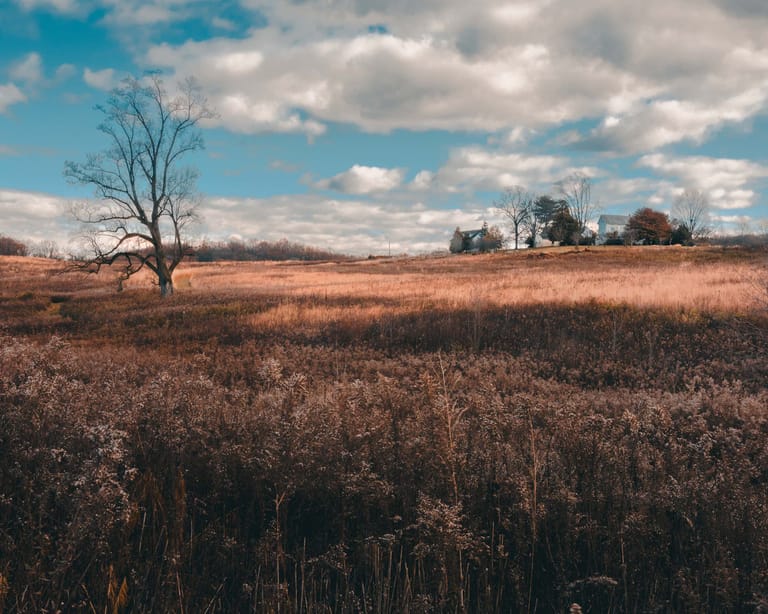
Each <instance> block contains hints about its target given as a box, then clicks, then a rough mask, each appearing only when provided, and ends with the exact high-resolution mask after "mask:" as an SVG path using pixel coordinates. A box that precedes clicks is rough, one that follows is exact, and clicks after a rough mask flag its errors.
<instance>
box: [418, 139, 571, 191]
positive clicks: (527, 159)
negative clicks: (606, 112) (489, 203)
mask: <svg viewBox="0 0 768 614" xmlns="http://www.w3.org/2000/svg"><path fill="white" fill-rule="evenodd" d="M569 172H570V169H569V168H568V160H567V159H566V158H562V157H558V156H540V155H526V154H522V153H509V152H504V151H495V150H489V149H485V148H482V147H478V146H475V147H461V148H458V149H455V150H453V151H452V152H451V155H450V157H449V159H448V161H447V162H446V164H445V165H444V166H442V167H441V168H440V169H439V170H438V171H437V173H435V175H434V177H433V178H432V180H431V184H432V185H433V186H434V187H435V188H436V189H438V190H443V191H446V192H459V191H468V192H472V191H475V190H487V191H498V190H502V189H504V188H506V187H508V186H514V185H522V186H526V187H528V188H530V189H538V188H540V187H543V186H546V189H550V188H551V185H552V182H554V181H557V180H558V179H560V178H561V177H563V176H565V175H567V174H568V173H569Z"/></svg>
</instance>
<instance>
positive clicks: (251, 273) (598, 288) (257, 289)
mask: <svg viewBox="0 0 768 614" xmlns="http://www.w3.org/2000/svg"><path fill="white" fill-rule="evenodd" d="M767 263H768V255H765V254H761V253H755V252H740V251H739V250H724V249H721V248H708V247H698V248H682V247H679V246H673V247H666V246H665V247H599V248H594V247H593V248H586V249H585V248H580V249H579V250H574V248H549V249H541V250H536V251H535V252H533V251H525V250H521V251H519V252H503V253H497V254H481V255H461V256H444V257H440V256H435V257H410V258H409V257H398V258H377V259H369V260H359V261H350V262H320V263H314V262H312V263H304V262H293V261H289V262H215V263H185V264H183V265H182V266H181V267H180V268H179V269H178V270H177V272H176V274H175V276H174V281H175V287H176V291H177V293H182V294H193V295H194V294H199V293H205V292H214V293H222V294H223V295H226V296H232V295H234V294H239V295H243V296H244V295H248V294H269V295H283V296H285V297H291V296H295V297H307V296H314V297H329V298H331V297H333V298H341V297H343V298H349V299H351V298H354V299H358V300H359V301H360V302H362V303H367V302H371V303H378V308H384V306H385V305H389V306H390V308H395V309H409V310H410V309H418V308H421V307H430V306H447V307H451V308H464V307H472V306H474V305H477V304H478V303H480V304H483V305H493V306H505V305H527V304H546V303H555V304H577V303H584V302H590V301H598V302H605V303H611V304H626V305H630V306H635V307H651V308H672V309H678V308H683V309H705V310H723V311H743V310H750V309H752V308H754V307H757V306H759V304H760V292H759V286H760V278H761V277H762V275H764V274H765V271H766V264H767ZM64 266H65V265H63V264H61V263H58V262H56V261H49V260H43V259H35V258H21V257H14V256H5V257H0V289H2V290H3V291H4V292H11V293H12V292H13V291H14V290H19V289H22V288H30V289H34V288H40V289H41V290H43V289H46V288H47V289H55V290H57V291H60V290H65V291H66V290H69V291H72V292H78V291H79V292H93V291H108V290H109V289H110V287H111V286H112V285H113V283H114V281H113V279H114V273H113V272H112V271H110V270H109V269H104V270H103V272H102V273H101V274H99V275H98V276H88V275H83V274H80V273H78V272H68V273H63V274H61V275H51V274H52V273H53V272H55V271H57V270H59V269H62V268H64ZM114 285H115V286H116V284H114ZM756 286H757V287H756ZM125 287H126V288H127V289H129V290H141V289H151V288H152V277H151V274H150V273H149V272H142V273H140V274H138V275H136V276H135V277H133V278H132V279H131V280H129V282H128V283H126V285H125ZM756 290H757V291H756Z"/></svg>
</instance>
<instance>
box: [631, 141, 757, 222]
mask: <svg viewBox="0 0 768 614" xmlns="http://www.w3.org/2000/svg"><path fill="white" fill-rule="evenodd" d="M638 165H639V166H644V167H646V168H650V169H652V170H653V171H655V172H657V173H658V174H660V175H662V176H665V177H668V178H670V179H673V180H674V181H676V182H677V183H678V185H679V186H681V187H690V188H696V189H699V190H703V191H705V192H706V193H707V194H708V196H709V198H710V200H711V201H712V204H713V206H714V207H716V208H718V209H744V208H747V207H751V206H752V205H753V204H754V201H755V198H756V196H757V195H756V193H755V192H754V190H752V189H749V185H750V184H752V183H754V182H756V181H758V180H760V179H763V178H765V177H768V166H765V165H762V164H758V163H757V162H752V161H751V160H743V159H741V160H740V159H732V158H710V157H706V156H688V157H673V156H670V155H667V154H648V155H645V156H643V157H641V158H640V159H639V160H638Z"/></svg>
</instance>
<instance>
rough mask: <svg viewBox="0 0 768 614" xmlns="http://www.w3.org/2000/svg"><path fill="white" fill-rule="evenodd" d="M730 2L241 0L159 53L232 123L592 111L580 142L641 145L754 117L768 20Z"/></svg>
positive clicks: (374, 122)
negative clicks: (247, 21)
mask: <svg viewBox="0 0 768 614" xmlns="http://www.w3.org/2000/svg"><path fill="white" fill-rule="evenodd" d="M723 2H724V0H717V1H715V0H677V1H676V2H673V3H670V2H667V1H666V0H647V2H644V3H642V4H641V5H631V4H627V3H621V4H620V5H617V4H615V3H608V2H606V1H605V0H583V1H581V2H579V3H574V2H571V1H570V0H530V1H527V2H517V3H513V4H505V3H501V2H498V1H497V0H477V1H476V2H473V3H471V5H467V3H466V2H464V1H463V0H440V1H438V0H425V1H423V2H419V3H413V2H406V1H405V0H392V1H389V2H382V1H381V0H305V1H303V2H301V3H292V2H282V1H280V0H243V5H244V6H245V7H250V8H252V9H253V10H258V11H259V12H260V13H262V12H263V13H264V14H266V17H267V22H268V25H267V27H264V28H259V29H254V30H252V31H251V32H250V33H249V35H248V36H247V37H245V38H238V39H226V38H217V39H214V40H210V41H202V42H187V43H184V44H182V45H158V46H154V47H152V48H151V49H150V50H149V51H148V53H147V55H146V60H147V62H148V64H150V65H159V66H162V67H165V68H167V69H169V70H171V71H174V72H176V73H177V74H179V75H188V74H195V75H197V76H198V78H199V79H200V81H201V82H202V83H203V85H204V86H205V88H206V90H207V91H208V92H209V93H211V100H212V102H213V103H214V105H215V106H217V108H220V109H222V112H221V121H222V123H224V124H225V125H226V126H227V127H228V128H230V129H233V130H237V131H244V132H254V131H259V130H278V131H304V132H312V133H313V134H317V133H319V131H320V127H321V126H322V125H323V124H324V123H326V122H344V123H352V124H355V125H357V126H359V127H360V128H362V129H364V130H368V131H374V132H387V131H391V130H394V129H398V128H405V129H417V130H424V129H446V130H479V131H501V134H505V135H507V136H508V139H509V140H510V141H512V142H516V141H519V139H521V138H523V137H524V135H525V134H528V133H529V131H530V130H532V129H537V128H542V127H552V126H559V125H561V124H562V123H564V122H571V121H578V120H581V119H585V118H591V119H597V120H598V123H599V126H598V128H596V129H595V131H593V132H592V133H588V134H582V135H576V136H575V138H573V139H572V140H573V142H574V143H575V144H578V145H579V146H582V147H587V148H592V149H606V150H618V151H621V152H628V151H644V150H648V149H655V148H658V147H663V146H664V145H668V144H671V143H676V142H679V141H681V140H694V141H700V140H701V139H703V138H705V137H706V136H707V135H708V134H709V133H710V132H711V131H712V130H715V129H717V128H719V127H721V126H723V125H725V124H729V123H738V122H742V121H745V120H746V119H749V118H750V117H753V116H754V115H755V114H756V113H758V112H760V111H761V110H762V109H763V108H764V107H765V106H766V102H767V101H768V91H766V87H765V78H764V75H765V71H766V67H767V66H768V49H766V46H765V44H764V40H763V32H764V31H765V27H766V25H767V24H766V21H768V15H766V14H765V13H764V12H760V11H753V12H752V13H750V15H751V16H752V17H753V19H751V20H745V19H743V18H742V16H743V14H744V10H745V9H743V7H742V9H743V10H738V11H737V10H734V11H728V10H725V9H724V8H723V6H722V5H723Z"/></svg>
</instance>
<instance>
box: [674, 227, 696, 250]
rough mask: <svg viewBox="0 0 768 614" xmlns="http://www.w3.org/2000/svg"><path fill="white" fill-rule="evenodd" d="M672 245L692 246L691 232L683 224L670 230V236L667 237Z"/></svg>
mask: <svg viewBox="0 0 768 614" xmlns="http://www.w3.org/2000/svg"><path fill="white" fill-rule="evenodd" d="M669 242H670V243H671V244H672V245H693V238H692V237H691V231H690V230H688V227H687V226H686V225H685V224H677V225H676V226H674V227H673V228H672V234H671V235H670V237H669Z"/></svg>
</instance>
